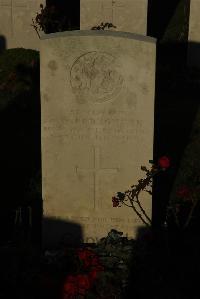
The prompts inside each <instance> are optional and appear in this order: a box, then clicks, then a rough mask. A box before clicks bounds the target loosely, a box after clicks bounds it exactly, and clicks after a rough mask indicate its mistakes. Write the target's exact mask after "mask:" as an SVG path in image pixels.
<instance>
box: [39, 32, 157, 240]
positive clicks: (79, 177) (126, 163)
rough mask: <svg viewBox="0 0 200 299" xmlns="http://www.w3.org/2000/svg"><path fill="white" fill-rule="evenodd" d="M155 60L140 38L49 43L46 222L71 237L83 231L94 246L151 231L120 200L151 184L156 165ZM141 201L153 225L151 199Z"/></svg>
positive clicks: (116, 35)
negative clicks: (148, 172)
mask: <svg viewBox="0 0 200 299" xmlns="http://www.w3.org/2000/svg"><path fill="white" fill-rule="evenodd" d="M155 57H156V44H155V39H153V38H150V37H144V36H140V35H135V34H132V33H122V32H114V31H97V30H95V31H92V30H90V31H84V30H83V31H71V32H69V31H66V32H62V33H52V34H48V35H43V36H42V37H41V44H40V63H41V64H40V66H41V74H40V75H41V77H40V78H41V85H40V86H41V116H42V184H43V201H44V202H43V203H44V207H43V210H44V219H47V220H48V219H50V220H51V221H52V223H53V222H54V221H55V222H56V221H57V220H59V221H60V220H62V221H63V225H64V224H65V225H66V224H67V223H68V224H69V231H70V230H71V225H73V224H74V225H80V227H81V230H82V234H83V240H84V242H86V243H87V242H88V243H90V242H96V241H97V240H98V239H99V238H101V237H104V236H106V235H107V233H108V232H109V231H110V230H111V229H112V228H114V229H117V230H120V231H123V232H124V234H125V235H127V236H128V237H133V236H135V234H136V233H137V230H138V228H140V227H143V223H142V222H141V220H140V219H139V218H138V217H137V216H136V214H135V213H134V211H133V210H132V209H131V208H128V207H125V206H124V207H121V208H113V206H112V197H113V196H114V195H115V194H116V192H119V191H122V192H123V191H125V190H127V189H128V188H130V186H131V185H133V184H134V183H137V181H138V180H139V179H140V178H142V177H144V172H143V171H141V165H146V166H150V165H149V164H148V163H149V160H151V159H152V158H153V132H154V85H155ZM141 201H142V204H143V205H144V208H145V210H146V212H147V214H149V216H150V217H151V206H152V202H151V196H150V195H149V194H148V193H147V192H143V193H142V194H141ZM47 222H48V221H47ZM44 231H48V228H45V229H44ZM69 233H70V232H67V225H66V231H65V239H67V236H69ZM71 237H74V238H75V237H76V236H75V234H74V235H73V236H71ZM44 242H45V235H44Z"/></svg>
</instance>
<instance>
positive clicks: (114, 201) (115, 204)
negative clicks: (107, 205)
mask: <svg viewBox="0 0 200 299" xmlns="http://www.w3.org/2000/svg"><path fill="white" fill-rule="evenodd" d="M112 202H113V207H114V208H115V207H118V206H119V199H118V198H117V197H112Z"/></svg>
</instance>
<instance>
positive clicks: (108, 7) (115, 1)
mask: <svg viewBox="0 0 200 299" xmlns="http://www.w3.org/2000/svg"><path fill="white" fill-rule="evenodd" d="M147 9H148V0H80V29H81V30H90V29H91V28H92V27H93V26H97V25H100V24H101V23H102V22H103V23H112V24H113V25H115V26H116V27H117V28H116V29H114V28H112V30H116V31H126V32H132V33H138V34H143V35H146V32H147Z"/></svg>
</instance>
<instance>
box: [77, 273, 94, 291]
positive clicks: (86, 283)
mask: <svg viewBox="0 0 200 299" xmlns="http://www.w3.org/2000/svg"><path fill="white" fill-rule="evenodd" d="M77 285H78V293H79V294H80V295H85V293H86V291H87V290H89V288H90V287H91V283H90V279H89V277H88V276H87V275H86V274H79V275H77Z"/></svg>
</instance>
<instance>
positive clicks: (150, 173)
mask: <svg viewBox="0 0 200 299" xmlns="http://www.w3.org/2000/svg"><path fill="white" fill-rule="evenodd" d="M169 166H170V160H169V158H168V157H166V156H163V157H161V158H160V159H159V160H158V165H153V166H152V167H151V170H148V169H147V168H146V167H145V166H141V170H142V171H145V172H146V178H145V179H140V180H138V184H137V185H133V186H131V190H127V191H125V192H124V193H122V192H117V196H114V197H113V198H112V202H113V207H120V206H121V205H125V206H127V207H130V208H132V209H133V210H134V212H135V213H136V214H137V216H138V217H139V218H140V219H141V220H142V222H143V223H144V224H145V225H147V226H149V225H151V219H150V218H149V216H148V215H147V214H146V211H145V210H144V208H143V207H142V205H141V202H140V200H139V194H140V192H141V191H146V192H148V193H150V194H152V192H151V190H148V189H146V187H147V186H149V185H150V187H152V178H153V177H154V176H155V175H157V174H158V173H160V172H161V171H165V170H166V169H167V168H168V167H169ZM126 202H128V203H129V204H130V205H128V204H127V203H126ZM120 204H121V205H120Z"/></svg>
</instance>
